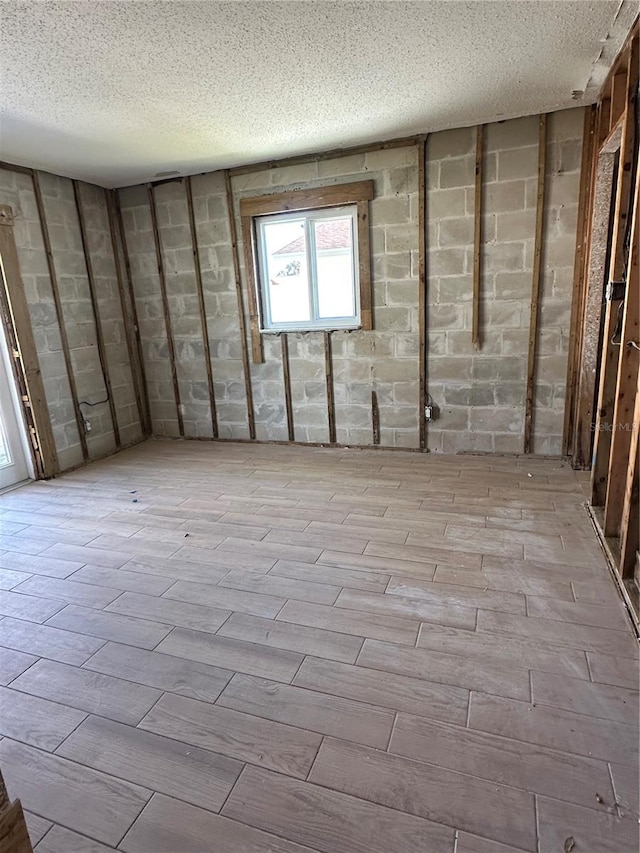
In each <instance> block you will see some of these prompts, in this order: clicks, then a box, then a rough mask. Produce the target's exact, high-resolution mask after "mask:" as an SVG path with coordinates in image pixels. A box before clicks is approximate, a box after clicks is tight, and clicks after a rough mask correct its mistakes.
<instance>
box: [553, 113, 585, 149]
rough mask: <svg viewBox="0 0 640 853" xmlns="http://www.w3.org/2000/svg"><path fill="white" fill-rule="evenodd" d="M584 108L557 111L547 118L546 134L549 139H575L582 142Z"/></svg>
mask: <svg viewBox="0 0 640 853" xmlns="http://www.w3.org/2000/svg"><path fill="white" fill-rule="evenodd" d="M584 109H585V108H584V107H575V108H573V109H568V110H558V111H557V112H554V113H551V115H550V116H549V126H548V133H549V138H550V139H554V140H555V139H575V140H577V141H578V142H579V143H580V144H581V142H582V128H583V122H584Z"/></svg>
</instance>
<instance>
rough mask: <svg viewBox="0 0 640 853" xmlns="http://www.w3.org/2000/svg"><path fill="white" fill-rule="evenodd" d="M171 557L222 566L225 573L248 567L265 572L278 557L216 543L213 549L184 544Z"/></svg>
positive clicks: (216, 566)
mask: <svg viewBox="0 0 640 853" xmlns="http://www.w3.org/2000/svg"><path fill="white" fill-rule="evenodd" d="M225 541H228V540H225ZM234 541H235V540H234ZM237 541H241V540H237ZM222 544H224V542H223V543H222ZM173 559H174V560H186V561H187V562H188V563H204V564H205V565H206V566H207V567H212V568H213V569H214V570H215V569H217V568H223V569H225V574H226V573H227V572H228V571H230V570H231V569H249V571H252V572H259V571H263V570H264V571H265V572H266V571H268V570H269V569H270V568H271V567H272V566H273V565H274V563H275V562H276V560H277V559H278V557H277V556H271V555H268V554H256V553H254V552H253V551H251V552H244V551H236V550H234V549H229V548H222V545H218V547H217V548H215V549H214V550H213V551H212V550H211V549H210V548H198V547H196V546H193V545H185V546H184V547H182V548H179V549H178V550H177V551H176V553H175V554H174V555H173ZM293 559H295V558H293Z"/></svg>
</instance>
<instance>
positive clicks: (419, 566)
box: [317, 551, 436, 580]
mask: <svg viewBox="0 0 640 853" xmlns="http://www.w3.org/2000/svg"><path fill="white" fill-rule="evenodd" d="M317 564H318V565H327V566H336V567H338V568H342V569H365V571H368V572H382V573H383V574H385V575H387V576H388V575H390V574H394V573H395V574H398V575H403V576H404V577H418V578H424V579H426V580H431V579H432V578H433V575H434V572H435V570H436V564H435V562H431V563H427V562H416V561H415V560H399V559H398V558H397V557H396V558H394V557H390V556H384V557H376V556H374V555H373V554H369V553H365V554H347V553H346V552H345V551H323V552H322V554H321V555H320V556H319V557H318V561H317Z"/></svg>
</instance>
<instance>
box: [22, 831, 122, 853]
mask: <svg viewBox="0 0 640 853" xmlns="http://www.w3.org/2000/svg"><path fill="white" fill-rule="evenodd" d="M115 849H116V848H115V847H107V846H106V845H104V844H101V843H100V842H99V841H94V840H93V839H92V838H87V836H86V835H80V834H79V833H77V832H72V831H71V830H70V829H65V828H64V826H53V827H52V828H51V829H50V830H49V832H48V833H47V835H46V837H45V838H44V840H43V841H41V842H40V844H38V846H37V847H36V853H111V851H113V850H115Z"/></svg>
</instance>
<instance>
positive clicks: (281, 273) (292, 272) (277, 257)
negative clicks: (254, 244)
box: [262, 219, 311, 324]
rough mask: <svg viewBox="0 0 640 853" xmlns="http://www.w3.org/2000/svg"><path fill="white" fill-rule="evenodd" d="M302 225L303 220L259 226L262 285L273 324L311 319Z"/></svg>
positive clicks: (305, 246) (289, 220)
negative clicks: (261, 239) (262, 268)
mask: <svg viewBox="0 0 640 853" xmlns="http://www.w3.org/2000/svg"><path fill="white" fill-rule="evenodd" d="M304 224H305V223H304V219H295V220H292V219H288V220H285V221H283V222H268V223H265V224H263V226H262V229H263V240H264V254H265V256H266V257H264V258H263V264H264V263H266V267H267V269H266V270H263V281H264V286H265V290H266V293H265V296H266V298H267V300H268V302H269V313H270V315H271V323H272V324H273V323H276V324H277V323H296V322H308V321H309V320H310V319H311V308H310V305H309V273H308V269H307V245H306V237H305V228H304ZM265 273H266V275H265ZM265 319H266V318H265Z"/></svg>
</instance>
